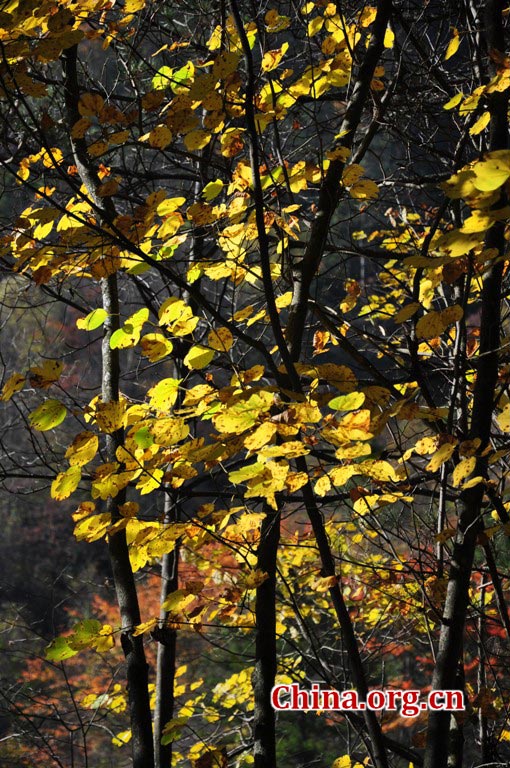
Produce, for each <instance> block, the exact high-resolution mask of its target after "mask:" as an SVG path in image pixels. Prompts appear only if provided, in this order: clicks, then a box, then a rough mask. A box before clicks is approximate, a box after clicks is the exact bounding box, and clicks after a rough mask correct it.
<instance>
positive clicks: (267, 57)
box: [261, 43, 289, 72]
mask: <svg viewBox="0 0 510 768" xmlns="http://www.w3.org/2000/svg"><path fill="white" fill-rule="evenodd" d="M288 48H289V44H288V43H283V45H282V47H281V48H277V49H276V50H274V51H266V53H265V54H264V55H263V57H262V64H261V68H262V71H263V72H271V70H273V69H276V67H277V66H278V64H279V63H280V61H281V60H282V59H283V57H284V56H285V54H286V52H287V50H288Z"/></svg>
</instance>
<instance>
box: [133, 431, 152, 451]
mask: <svg viewBox="0 0 510 768" xmlns="http://www.w3.org/2000/svg"><path fill="white" fill-rule="evenodd" d="M134 438H135V443H136V444H137V446H138V447H139V448H150V447H151V445H152V444H153V443H154V437H153V436H152V434H151V433H150V432H149V427H142V429H139V430H138V431H137V432H135V435H134Z"/></svg>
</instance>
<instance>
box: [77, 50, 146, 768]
mask: <svg viewBox="0 0 510 768" xmlns="http://www.w3.org/2000/svg"><path fill="white" fill-rule="evenodd" d="M77 61H78V49H77V46H72V47H71V48H68V49H67V50H65V51H64V53H63V55H62V66H63V74H64V93H65V108H66V118H67V123H68V128H69V135H70V136H71V146H72V150H73V155H74V160H75V163H76V167H77V169H78V174H79V176H80V180H81V182H82V184H83V185H84V187H85V189H86V190H87V194H88V196H89V200H90V203H91V205H92V206H93V207H94V209H95V211H96V212H97V214H98V215H99V217H100V218H101V220H102V223H106V224H108V223H109V222H110V223H111V222H112V221H113V219H114V217H115V209H114V207H113V203H112V202H111V200H110V199H109V198H101V197H100V196H99V195H98V194H97V188H98V186H99V183H100V182H99V178H98V176H97V172H96V169H95V167H94V165H93V163H92V162H91V159H90V156H89V155H88V153H87V146H86V144H85V141H84V140H83V139H79V138H78V139H77V138H73V136H72V133H71V128H72V126H73V125H74V124H75V123H76V121H77V120H78V119H79V118H80V113H79V110H78V101H79V98H80V87H79V82H78V72H77ZM107 245H108V244H107V243H105V247H107ZM101 294H102V302H103V309H104V310H105V311H106V312H107V318H106V320H105V323H104V335H103V342H102V355H101V358H102V401H103V403H112V402H118V400H119V382H120V362H119V350H118V349H112V348H111V346H110V339H111V337H112V335H113V333H115V331H116V330H117V329H118V328H119V327H120V309H119V294H118V282H117V275H116V274H112V275H109V276H108V277H105V278H103V279H102V280H101ZM123 442H124V431H123V430H122V429H119V430H117V431H115V432H113V433H112V434H107V435H106V455H107V458H108V461H110V462H115V461H116V460H117V456H116V452H117V448H119V446H121V445H123ZM125 499H126V494H125V491H124V490H123V491H121V492H120V493H119V494H118V495H117V496H116V497H115V498H112V497H108V499H107V501H106V508H107V511H108V512H109V513H110V515H111V521H112V523H116V522H117V521H118V520H120V519H121V517H122V516H121V514H120V512H119V506H120V505H121V504H123V503H124V501H125ZM108 551H109V555H110V562H111V566H112V572H113V580H114V584H115V592H116V596H117V604H118V606H119V611H120V617H121V626H122V629H121V644H122V650H123V651H124V656H125V659H126V666H127V670H126V676H127V688H128V701H129V712H130V720H131V732H132V741H131V748H132V755H133V766H134V768H154V750H153V743H152V721H151V710H150V700H149V677H148V665H147V661H146V658H145V650H144V647H143V636H139V637H134V636H133V630H134V627H135V626H136V625H137V624H140V608H139V604H138V594H137V591H136V584H135V580H134V576H133V569H132V567H131V562H130V560H129V550H128V545H127V540H126V531H125V529H122V530H119V531H117V532H116V533H114V534H113V535H111V536H110V537H109V539H108Z"/></svg>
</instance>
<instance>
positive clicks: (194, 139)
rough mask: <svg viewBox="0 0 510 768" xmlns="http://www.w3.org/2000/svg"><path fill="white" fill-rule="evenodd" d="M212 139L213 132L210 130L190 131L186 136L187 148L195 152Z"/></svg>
mask: <svg viewBox="0 0 510 768" xmlns="http://www.w3.org/2000/svg"><path fill="white" fill-rule="evenodd" d="M210 141H211V134H210V133H209V132H208V131H201V130H197V131H190V133H187V134H186V136H185V137H184V144H185V145H186V149H189V151H190V152H194V151H195V150H197V149H203V148H204V147H206V146H207V145H208V144H209V142H210Z"/></svg>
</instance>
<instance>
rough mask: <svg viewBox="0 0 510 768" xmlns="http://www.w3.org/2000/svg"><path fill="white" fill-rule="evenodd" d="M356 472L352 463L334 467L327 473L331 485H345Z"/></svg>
mask: <svg viewBox="0 0 510 768" xmlns="http://www.w3.org/2000/svg"><path fill="white" fill-rule="evenodd" d="M356 473H357V467H356V465H354V464H348V465H347V466H345V467H335V469H332V470H331V472H330V473H329V475H330V477H331V481H332V483H333V485H337V486H342V485H345V484H346V483H347V482H348V481H349V480H350V479H351V477H353V475H355V474H356Z"/></svg>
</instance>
